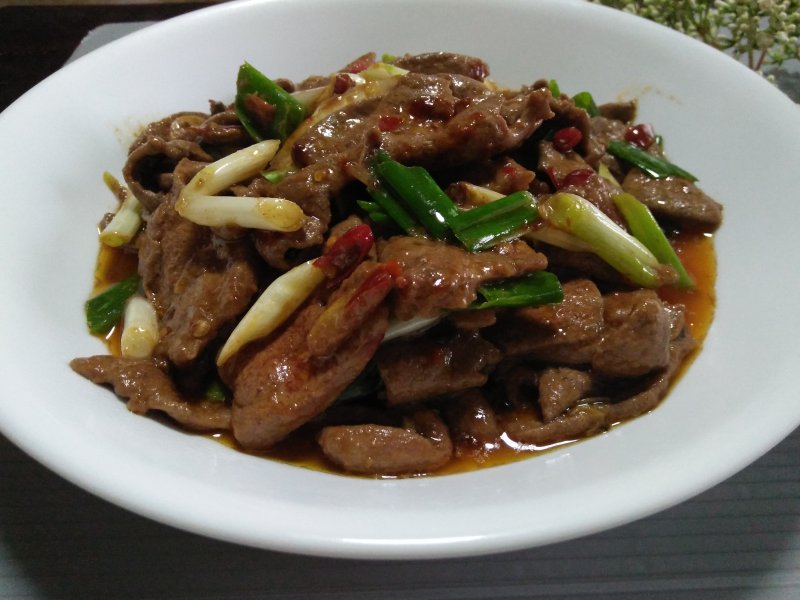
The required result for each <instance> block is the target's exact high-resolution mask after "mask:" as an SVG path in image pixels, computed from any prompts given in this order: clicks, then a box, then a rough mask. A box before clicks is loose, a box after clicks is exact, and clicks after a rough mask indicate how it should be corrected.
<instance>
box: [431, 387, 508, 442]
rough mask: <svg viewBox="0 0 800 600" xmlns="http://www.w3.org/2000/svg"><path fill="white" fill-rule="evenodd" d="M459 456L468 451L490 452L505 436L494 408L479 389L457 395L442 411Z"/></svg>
mask: <svg viewBox="0 0 800 600" xmlns="http://www.w3.org/2000/svg"><path fill="white" fill-rule="evenodd" d="M442 411H443V413H444V417H445V420H446V422H447V425H448V426H449V427H450V437H451V438H452V439H453V444H454V447H455V451H456V453H459V451H460V450H462V449H465V450H469V449H477V450H489V449H491V448H493V447H494V446H495V445H496V444H497V441H498V438H499V437H500V434H501V433H502V430H501V429H500V425H499V424H498V422H497V418H496V416H495V412H494V409H492V406H491V404H490V403H489V401H488V400H487V399H486V398H485V397H484V395H483V394H482V393H481V391H480V390H476V389H472V390H468V391H466V392H464V393H463V394H459V395H458V396H455V397H454V398H452V399H451V400H450V401H448V402H447V403H446V404H445V405H444V406H443V408H442Z"/></svg>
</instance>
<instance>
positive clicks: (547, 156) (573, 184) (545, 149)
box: [538, 142, 624, 225]
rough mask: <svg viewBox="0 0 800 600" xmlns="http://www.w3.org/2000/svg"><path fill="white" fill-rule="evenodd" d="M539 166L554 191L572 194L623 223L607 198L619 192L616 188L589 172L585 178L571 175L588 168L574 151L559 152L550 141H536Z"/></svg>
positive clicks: (616, 221)
mask: <svg viewBox="0 0 800 600" xmlns="http://www.w3.org/2000/svg"><path fill="white" fill-rule="evenodd" d="M538 166H539V169H540V170H541V171H543V172H546V173H548V175H549V176H550V177H551V178H552V179H553V180H554V181H553V183H554V185H555V186H556V188H557V189H558V191H562V192H569V193H571V194H576V195H578V196H580V197H582V198H584V199H586V200H588V201H589V202H591V203H592V204H594V205H595V206H596V207H597V208H599V209H600V210H601V211H603V213H605V214H606V215H607V216H608V217H609V218H610V219H611V220H612V221H614V222H615V223H617V224H618V225H623V224H624V220H623V219H622V216H621V215H620V214H619V211H618V210H617V207H616V206H615V205H614V202H613V201H612V200H611V195H612V194H617V193H619V189H618V188H616V187H614V186H613V185H612V184H611V183H609V182H608V181H606V180H605V179H604V178H603V177H600V176H599V175H598V174H597V173H595V172H593V171H592V172H591V174H590V175H588V176H587V177H578V178H574V177H573V176H572V175H571V174H572V173H575V172H582V171H585V172H586V173H589V172H590V171H587V169H589V170H591V167H590V166H589V164H588V163H587V162H586V161H585V160H584V159H583V158H582V157H581V156H580V155H579V154H578V153H577V152H575V151H568V152H559V151H558V150H556V149H555V148H554V147H553V144H552V142H540V143H539V165H538Z"/></svg>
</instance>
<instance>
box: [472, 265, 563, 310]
mask: <svg viewBox="0 0 800 600" xmlns="http://www.w3.org/2000/svg"><path fill="white" fill-rule="evenodd" d="M478 294H479V295H480V296H482V297H483V299H482V300H476V301H475V302H473V303H472V305H471V306H470V308H501V307H502V308H512V307H523V306H541V305H542V304H557V303H559V302H561V301H562V300H563V299H564V291H563V289H562V288H561V283H560V282H559V281H558V277H556V276H555V275H554V274H553V273H550V272H548V271H537V272H536V273H529V274H527V275H523V276H522V277H516V278H514V279H506V280H504V281H499V282H496V283H487V284H485V285H482V286H480V287H479V288H478Z"/></svg>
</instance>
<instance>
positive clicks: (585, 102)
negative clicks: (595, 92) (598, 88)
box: [572, 92, 600, 117]
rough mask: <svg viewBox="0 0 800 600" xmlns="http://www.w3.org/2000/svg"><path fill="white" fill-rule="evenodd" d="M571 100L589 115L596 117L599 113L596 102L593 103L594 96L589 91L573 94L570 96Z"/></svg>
mask: <svg viewBox="0 0 800 600" xmlns="http://www.w3.org/2000/svg"><path fill="white" fill-rule="evenodd" d="M572 101H573V102H575V106H577V107H578V108H582V109H583V110H585V111H586V112H587V113H589V116H590V117H596V116H597V115H599V114H600V110H599V109H598V108H597V104H595V102H594V98H593V97H592V95H591V94H590V93H589V92H579V93H577V94H575V95H574V96H573V97H572Z"/></svg>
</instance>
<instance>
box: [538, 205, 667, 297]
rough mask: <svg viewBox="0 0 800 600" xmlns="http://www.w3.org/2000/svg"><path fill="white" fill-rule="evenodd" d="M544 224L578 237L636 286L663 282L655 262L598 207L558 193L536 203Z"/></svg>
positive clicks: (640, 244)
mask: <svg viewBox="0 0 800 600" xmlns="http://www.w3.org/2000/svg"><path fill="white" fill-rule="evenodd" d="M539 213H540V214H541V216H542V219H544V220H545V221H546V222H547V223H549V224H550V225H552V226H554V227H558V228H559V229H563V230H564V231H567V232H568V233H571V234H572V235H574V236H576V237H578V238H580V239H581V240H583V241H584V242H586V243H587V244H589V246H590V247H591V248H592V251H593V252H594V253H595V254H597V255H598V256H599V257H600V258H602V259H603V260H604V261H605V262H607V263H608V264H609V265H611V266H612V267H614V269H616V270H617V271H619V272H620V273H622V274H623V275H625V277H627V278H628V279H629V280H631V281H632V282H633V283H635V284H636V285H640V286H642V287H647V288H656V287H659V286H661V285H662V283H663V279H662V276H661V272H660V269H659V266H660V265H659V263H658V259H657V258H656V257H655V256H654V255H653V253H652V252H650V250H648V249H647V247H646V246H645V245H644V244H642V242H640V241H639V240H637V239H636V238H635V237H633V236H632V235H630V234H629V233H628V232H627V231H625V230H624V229H622V228H621V227H620V226H619V225H617V224H616V223H614V221H612V220H611V219H609V218H608V217H607V216H606V215H605V214H604V213H603V212H602V211H600V209H599V208H597V207H596V206H595V205H594V204H592V203H591V202H589V201H588V200H586V199H584V198H581V197H580V196H577V195H575V194H569V193H566V192H559V193H557V194H553V195H552V196H550V197H549V198H548V199H547V200H544V201H543V202H541V203H540V204H539Z"/></svg>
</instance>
